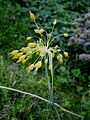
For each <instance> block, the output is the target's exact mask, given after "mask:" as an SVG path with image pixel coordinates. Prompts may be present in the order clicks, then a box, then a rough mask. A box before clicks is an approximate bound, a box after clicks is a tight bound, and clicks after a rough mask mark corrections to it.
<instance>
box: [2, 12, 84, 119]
mask: <svg viewBox="0 0 90 120" xmlns="http://www.w3.org/2000/svg"><path fill="white" fill-rule="evenodd" d="M30 19H31V20H32V21H33V22H34V23H35V25H36V29H35V30H34V32H35V33H36V36H35V37H31V36H30V37H27V38H26V39H27V40H30V41H33V42H29V43H28V45H27V47H23V48H21V49H20V50H14V51H12V52H11V56H12V58H13V59H15V60H17V63H22V64H24V63H26V62H28V63H30V64H29V65H28V67H27V70H28V72H30V71H37V70H38V69H40V68H41V66H42V65H43V61H44V64H45V72H46V77H47V81H48V89H49V95H50V100H46V99H44V98H42V97H40V96H37V95H35V94H31V93H27V92H23V91H20V90H16V89H13V88H7V87H3V86H0V88H5V89H8V90H12V91H16V92H20V93H23V94H28V95H31V96H33V97H36V98H39V99H41V100H43V101H46V102H48V103H50V104H51V105H52V106H53V108H54V110H55V111H56V113H57V115H58V119H59V120H60V116H59V114H58V112H57V109H56V108H55V106H57V107H59V108H60V109H61V110H63V111H65V112H68V113H70V114H72V115H75V116H77V117H80V118H82V116H80V115H78V114H76V113H73V112H71V111H68V110H66V109H64V108H62V107H61V106H60V105H58V104H57V103H54V100H53V60H54V58H56V59H57V60H58V62H59V63H60V64H62V63H63V60H64V59H65V58H67V57H68V53H67V52H66V51H64V50H63V49H62V48H61V47H59V46H58V45H56V46H51V43H52V42H53V41H54V40H55V39H56V38H57V37H60V36H63V35H64V37H67V36H68V34H67V33H65V34H59V35H57V36H55V37H53V30H54V27H55V25H56V24H57V20H56V19H55V20H54V22H53V27H52V30H51V33H47V31H46V30H45V29H43V28H40V27H39V26H38V24H37V22H36V17H35V15H34V14H33V13H32V12H31V11H30ZM32 58H33V60H34V59H35V61H34V62H32V60H31V59H32ZM48 66H49V67H48ZM48 70H49V71H50V73H51V78H52V80H51V81H50V79H49V76H48Z"/></svg>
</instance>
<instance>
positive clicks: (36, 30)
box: [34, 29, 45, 34]
mask: <svg viewBox="0 0 90 120" xmlns="http://www.w3.org/2000/svg"><path fill="white" fill-rule="evenodd" d="M34 31H35V33H37V34H42V33H43V32H44V31H45V30H44V29H35V30H34Z"/></svg>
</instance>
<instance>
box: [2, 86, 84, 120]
mask: <svg viewBox="0 0 90 120" xmlns="http://www.w3.org/2000/svg"><path fill="white" fill-rule="evenodd" d="M0 88H1V89H6V90H11V91H14V92H19V93H21V94H25V95H30V96H32V97H35V98H38V99H40V100H43V101H45V102H47V103H50V104H52V102H51V101H49V100H47V99H45V98H43V97H40V96H38V95H35V94H32V93H28V92H24V91H21V90H17V89H14V88H10V87H5V86H0ZM54 105H55V106H57V107H59V108H60V109H61V110H62V111H64V112H67V113H69V114H71V115H74V116H77V117H80V118H82V119H81V120H83V119H84V117H83V116H81V115H78V114H76V113H73V112H71V111H69V110H66V109H64V108H63V107H61V106H60V105H59V104H57V103H54Z"/></svg>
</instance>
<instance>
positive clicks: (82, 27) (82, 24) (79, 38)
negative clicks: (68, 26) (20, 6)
mask: <svg viewBox="0 0 90 120" xmlns="http://www.w3.org/2000/svg"><path fill="white" fill-rule="evenodd" d="M74 26H75V29H74V34H75V35H74V36H71V37H70V39H69V41H68V46H73V45H77V46H80V45H81V46H84V47H90V41H89V38H90V13H87V14H86V15H85V16H84V18H78V19H76V20H75V22H74Z"/></svg>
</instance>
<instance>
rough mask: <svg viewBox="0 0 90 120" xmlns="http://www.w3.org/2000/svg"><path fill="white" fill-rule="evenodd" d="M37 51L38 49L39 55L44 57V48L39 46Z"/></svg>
mask: <svg viewBox="0 0 90 120" xmlns="http://www.w3.org/2000/svg"><path fill="white" fill-rule="evenodd" d="M39 51H40V56H41V57H44V55H45V48H44V47H41V48H40V50H39Z"/></svg>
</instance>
